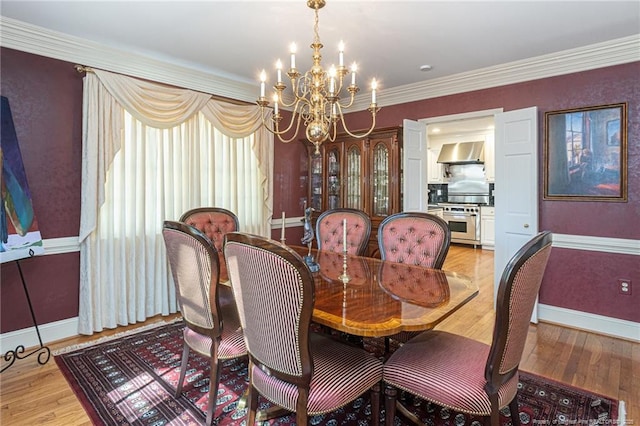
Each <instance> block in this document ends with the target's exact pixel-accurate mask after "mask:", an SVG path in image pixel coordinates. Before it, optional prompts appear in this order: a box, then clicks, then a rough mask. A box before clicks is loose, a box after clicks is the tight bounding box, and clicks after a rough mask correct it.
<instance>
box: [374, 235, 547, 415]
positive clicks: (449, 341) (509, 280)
mask: <svg viewBox="0 0 640 426" xmlns="http://www.w3.org/2000/svg"><path fill="white" fill-rule="evenodd" d="M551 238H552V236H551V233H549V232H541V233H540V234H538V235H536V236H535V237H533V238H532V239H531V240H530V241H529V242H528V243H527V244H525V245H524V246H523V247H522V248H521V249H520V250H519V251H518V252H517V253H516V254H515V255H514V256H513V258H512V259H511V260H510V261H509V263H508V264H507V266H506V267H505V270H504V272H503V273H502V276H501V278H500V285H499V287H498V295H497V300H496V301H497V307H496V319H495V324H494V329H493V341H492V343H491V346H489V345H486V344H484V343H481V342H478V341H476V340H472V339H469V338H466V337H463V336H459V335H455V334H451V333H447V332H442V331H429V332H425V333H423V334H421V335H419V336H418V337H416V338H414V339H411V340H410V341H408V342H407V343H405V344H404V345H402V346H401V347H400V348H399V349H398V350H397V351H395V352H394V353H393V355H391V356H390V357H389V359H388V360H387V362H386V364H385V367H384V381H385V383H386V385H387V386H386V388H385V395H386V399H385V408H386V413H387V414H386V415H387V417H386V422H385V423H386V425H388V426H391V425H393V424H394V417H395V412H396V394H397V389H403V390H405V391H407V392H409V393H411V394H413V395H416V396H418V397H420V398H423V399H425V400H428V401H431V402H434V403H436V404H438V405H441V406H444V407H449V408H451V409H454V410H457V411H461V412H464V413H468V414H473V415H478V416H491V425H492V426H498V425H499V424H500V415H499V414H500V413H499V410H500V409H502V408H504V407H506V406H507V405H508V406H509V409H510V411H511V422H512V423H513V424H514V425H515V426H519V425H520V415H519V411H518V400H517V392H518V365H519V363H520V359H521V357H522V351H523V349H524V344H525V341H526V338H527V331H528V330H529V322H530V320H531V313H532V311H533V306H534V303H535V299H536V296H537V294H538V290H539V289H540V284H541V282H542V276H543V275H544V271H545V269H546V266H547V261H548V259H549V254H550V252H551ZM402 411H403V414H405V413H404V410H402ZM409 414H410V413H409ZM408 417H409V418H411V416H410V415H409V416H408ZM412 420H413V421H414V423H417V424H421V423H419V421H418V419H415V418H413V419H412Z"/></svg>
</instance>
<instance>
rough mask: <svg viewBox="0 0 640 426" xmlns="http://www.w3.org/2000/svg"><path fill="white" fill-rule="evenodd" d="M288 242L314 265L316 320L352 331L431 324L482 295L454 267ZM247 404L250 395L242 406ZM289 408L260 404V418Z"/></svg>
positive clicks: (378, 332) (380, 333)
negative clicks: (393, 260) (262, 408)
mask: <svg viewBox="0 0 640 426" xmlns="http://www.w3.org/2000/svg"><path fill="white" fill-rule="evenodd" d="M289 248H291V249H292V250H294V251H295V252H297V253H298V254H300V255H301V256H302V257H303V258H305V260H310V261H311V262H312V265H313V268H310V269H311V270H312V271H314V272H313V277H314V282H315V288H314V290H315V291H314V298H315V300H314V308H313V314H312V320H313V322H315V323H316V324H319V325H321V326H325V327H328V328H330V329H333V330H337V331H339V332H344V333H347V334H349V335H352V336H357V337H387V336H392V335H394V334H396V333H400V332H402V331H426V330H430V329H432V328H434V327H435V326H436V325H437V324H439V323H440V322H442V321H443V320H444V319H445V318H447V317H449V316H450V315H451V314H453V313H454V312H456V311H457V310H458V309H460V308H461V307H462V306H464V305H465V304H466V303H467V302H469V301H470V300H471V299H473V298H474V297H475V296H477V295H478V284H477V283H475V282H473V280H472V279H471V278H469V277H467V276H465V275H462V274H459V273H457V272H455V271H446V270H441V269H433V268H426V267H423V266H419V265H412V264H408V263H397V262H391V261H386V260H381V259H378V258H372V257H364V256H357V255H349V254H346V253H336V252H331V251H322V250H316V249H311V250H310V249H309V248H307V247H303V246H289ZM225 272H226V270H225ZM221 278H222V279H225V278H226V276H224V277H222V276H221ZM245 404H246V395H244V396H243V397H242V398H241V400H240V401H239V402H238V405H237V408H244V406H245ZM399 408H402V407H399ZM285 413H286V410H284V409H282V408H279V407H277V406H273V407H270V408H269V409H265V410H259V411H258V413H257V415H256V420H257V421H266V420H268V419H272V418H275V417H280V416H282V415H284V414H285Z"/></svg>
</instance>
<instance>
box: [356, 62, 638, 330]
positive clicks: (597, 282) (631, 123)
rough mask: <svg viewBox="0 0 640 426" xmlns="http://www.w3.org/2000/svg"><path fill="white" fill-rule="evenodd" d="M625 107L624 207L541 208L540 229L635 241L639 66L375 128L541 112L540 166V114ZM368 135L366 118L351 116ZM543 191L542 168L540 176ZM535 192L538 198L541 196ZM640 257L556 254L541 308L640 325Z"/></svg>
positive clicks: (388, 114)
mask: <svg viewBox="0 0 640 426" xmlns="http://www.w3.org/2000/svg"><path fill="white" fill-rule="evenodd" d="M619 102H627V103H628V105H627V113H628V119H627V132H628V133H627V140H628V179H627V180H628V202H626V203H610V202H609V203H605V202H575V201H543V200H542V198H540V212H539V217H540V219H539V220H540V223H539V228H540V229H545V230H550V231H552V232H554V233H558V234H569V235H587V236H595V237H608V238H622V239H634V240H638V239H640V62H635V63H631V64H626V65H618V66H614V67H608V68H602V69H598V70H593V71H587V72H581V73H576V74H570V75H565V76H558V77H553V78H547V79H543V80H535V81H530V82H526V83H519V84H511V85H508V86H502V87H497V88H492V89H486V90H478V91H475V92H467V93H462V94H458V95H452V96H444V97H439V98H434V99H427V100H423V101H416V102H411V103H407V104H402V105H393V106H388V107H384V108H382V109H381V110H380V112H379V113H378V117H377V121H378V123H379V125H380V127H384V126H397V125H401V124H402V120H403V119H404V118H408V119H414V120H418V119H421V118H428V117H437V116H442V115H449V114H458V113H464V112H471V111H479V110H487V109H493V108H504V110H505V111H510V110H515V109H521V108H527V107H531V106H537V107H538V123H539V129H538V134H539V149H540V151H539V159H540V161H539V164H540V165H541V167H542V165H543V162H542V146H543V141H544V113H545V112H546V111H555V110H561V109H568V108H577V107H585V106H593V105H605V104H612V103H619ZM349 123H350V126H352V127H353V128H365V127H367V126H368V125H369V124H368V123H369V117H368V113H364V112H359V113H355V114H352V115H351V116H350V117H349ZM539 176H540V188H542V176H543V173H542V169H541V170H540V171H539ZM542 193H543V192H542V190H540V197H542ZM639 264H640V260H639V259H638V256H632V255H623V254H612V253H600V252H592V251H580V250H567V249H554V251H553V253H552V257H551V260H550V263H549V266H548V268H547V272H546V274H545V279H544V281H543V283H542V288H541V290H540V303H544V304H547V305H552V306H557V307H563V308H568V309H574V310H578V311H584V312H590V313H594V314H599V315H604V316H609V317H613V318H619V319H624V320H629V321H635V322H640V309H638V306H640V290H638V289H640V267H638V265H639ZM619 278H624V279H630V280H631V281H632V287H635V289H632V294H631V295H627V296H625V295H621V294H619V292H618V279H619Z"/></svg>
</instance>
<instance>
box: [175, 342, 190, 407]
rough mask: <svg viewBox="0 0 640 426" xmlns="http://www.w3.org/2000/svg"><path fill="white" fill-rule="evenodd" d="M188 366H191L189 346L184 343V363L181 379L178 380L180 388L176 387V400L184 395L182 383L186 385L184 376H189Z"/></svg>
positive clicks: (181, 364)
mask: <svg viewBox="0 0 640 426" xmlns="http://www.w3.org/2000/svg"><path fill="white" fill-rule="evenodd" d="M187 364H189V346H188V345H187V344H186V343H183V346H182V361H181V363H180V378H179V379H178V386H176V398H178V397H179V396H180V394H181V393H182V383H184V376H185V375H186V374H187Z"/></svg>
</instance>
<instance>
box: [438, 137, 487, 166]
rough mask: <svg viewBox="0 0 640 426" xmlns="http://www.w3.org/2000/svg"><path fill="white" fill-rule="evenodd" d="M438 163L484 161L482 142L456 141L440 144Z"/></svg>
mask: <svg viewBox="0 0 640 426" xmlns="http://www.w3.org/2000/svg"><path fill="white" fill-rule="evenodd" d="M438 163H445V164H479V163H484V142H458V143H445V144H443V145H442V149H441V150H440V155H439V156H438Z"/></svg>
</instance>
